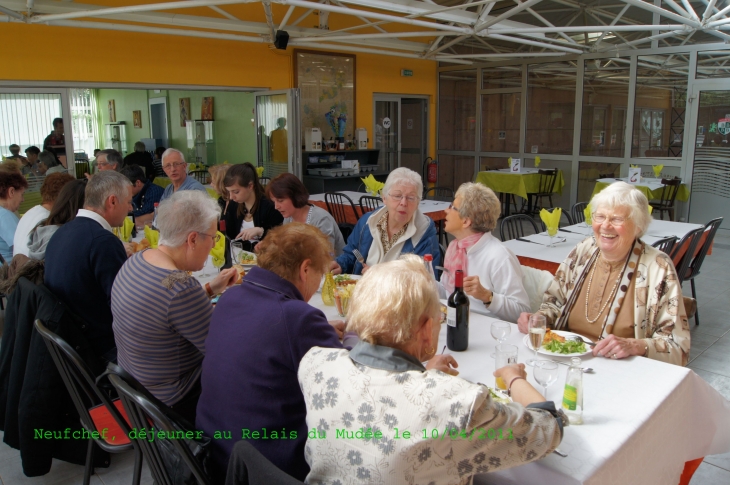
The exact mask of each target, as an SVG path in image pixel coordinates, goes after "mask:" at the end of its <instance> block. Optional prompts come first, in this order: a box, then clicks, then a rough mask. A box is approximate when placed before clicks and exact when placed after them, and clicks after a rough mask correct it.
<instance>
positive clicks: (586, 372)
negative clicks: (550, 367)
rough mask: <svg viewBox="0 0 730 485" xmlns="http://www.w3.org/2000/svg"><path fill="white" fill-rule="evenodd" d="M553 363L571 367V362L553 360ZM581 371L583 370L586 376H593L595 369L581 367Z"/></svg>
mask: <svg viewBox="0 0 730 485" xmlns="http://www.w3.org/2000/svg"><path fill="white" fill-rule="evenodd" d="M553 362H555V363H557V364H563V365H567V366H570V362H563V361H560V360H553ZM580 370H582V371H583V373H584V374H593V367H581V368H580Z"/></svg>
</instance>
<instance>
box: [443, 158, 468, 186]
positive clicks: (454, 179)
mask: <svg viewBox="0 0 730 485" xmlns="http://www.w3.org/2000/svg"><path fill="white" fill-rule="evenodd" d="M438 160H439V176H438V181H437V182H436V185H437V186H439V187H451V188H453V189H454V190H456V189H458V188H459V185H461V184H463V183H464V182H471V181H472V180H474V157H469V156H456V155H439V157H438Z"/></svg>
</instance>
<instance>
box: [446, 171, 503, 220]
mask: <svg viewBox="0 0 730 485" xmlns="http://www.w3.org/2000/svg"><path fill="white" fill-rule="evenodd" d="M457 197H461V207H459V217H461V218H462V219H466V218H468V219H471V228H472V229H473V230H474V231H476V232H492V231H493V230H494V228H495V227H497V220H498V219H499V215H500V214H501V213H502V208H501V207H500V204H499V199H498V198H497V196H496V195H495V194H494V192H493V191H492V189H490V188H489V187H485V186H484V185H482V184H475V183H472V182H466V183H464V184H461V186H460V187H459V190H457V191H456V195H455V196H454V199H456V198H457Z"/></svg>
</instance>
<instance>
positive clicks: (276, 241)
mask: <svg viewBox="0 0 730 485" xmlns="http://www.w3.org/2000/svg"><path fill="white" fill-rule="evenodd" d="M256 253H257V258H258V265H259V267H260V268H263V269H266V270H269V271H271V272H272V273H276V274H277V275H279V276H281V277H282V278H284V279H285V280H287V281H291V282H294V281H295V280H296V279H297V277H298V275H299V267H300V266H301V265H302V263H303V262H304V261H305V260H306V259H309V260H311V261H312V263H311V264H312V266H313V267H314V268H316V269H318V270H320V271H321V272H322V273H324V272H325V271H326V270H327V267H328V266H329V264H330V262H331V261H332V257H331V253H332V244H331V243H330V240H329V238H328V237H327V236H325V235H324V234H323V233H322V231H320V230H319V229H318V228H317V227H315V226H310V225H308V224H303V223H301V222H290V223H289V224H284V225H283V226H278V227H275V228H274V229H272V230H271V231H269V232H268V233H267V234H266V237H265V238H264V240H263V241H261V242H260V243H259V244H258V246H256Z"/></svg>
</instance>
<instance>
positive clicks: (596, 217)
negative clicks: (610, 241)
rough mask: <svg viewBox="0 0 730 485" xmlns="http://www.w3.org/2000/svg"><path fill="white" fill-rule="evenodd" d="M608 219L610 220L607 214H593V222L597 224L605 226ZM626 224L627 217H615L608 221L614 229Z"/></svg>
mask: <svg viewBox="0 0 730 485" xmlns="http://www.w3.org/2000/svg"><path fill="white" fill-rule="evenodd" d="M606 219H608V216H607V215H606V214H601V213H600V212H596V213H594V214H593V221H594V222H597V223H598V224H603V223H604V222H606ZM625 222H626V218H625V217H616V216H613V217H611V218H610V219H608V223H609V224H611V225H612V226H613V227H621V226H623V225H624V223H625Z"/></svg>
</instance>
